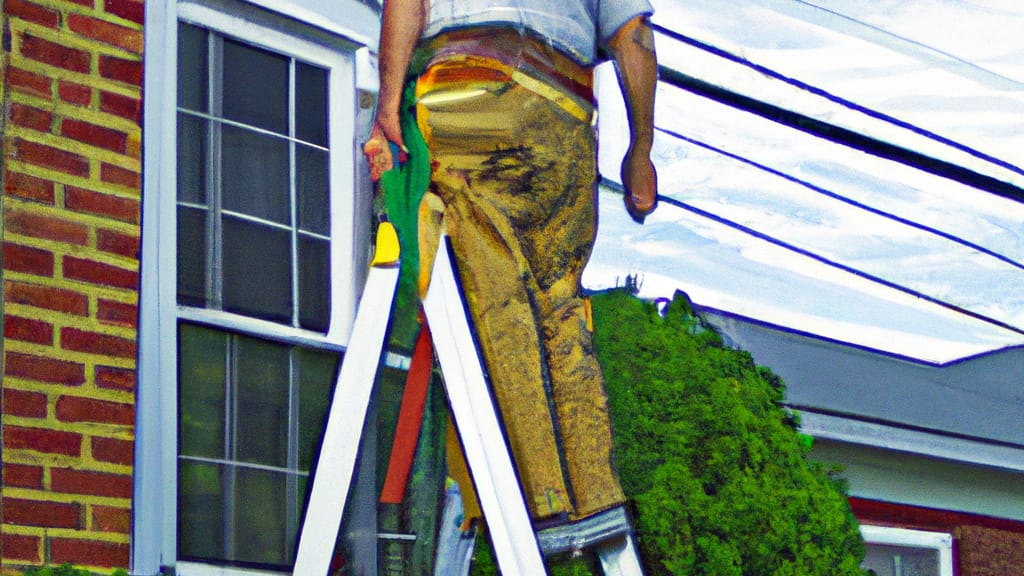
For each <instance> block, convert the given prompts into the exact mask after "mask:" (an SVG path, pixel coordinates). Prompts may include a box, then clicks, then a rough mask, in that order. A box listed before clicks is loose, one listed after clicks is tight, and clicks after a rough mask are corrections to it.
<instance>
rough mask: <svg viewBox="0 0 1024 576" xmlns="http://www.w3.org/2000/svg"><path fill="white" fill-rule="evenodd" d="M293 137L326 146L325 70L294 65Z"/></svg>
mask: <svg viewBox="0 0 1024 576" xmlns="http://www.w3.org/2000/svg"><path fill="white" fill-rule="evenodd" d="M295 116H296V118H295V120H296V126H295V136H296V138H298V139H299V140H305V141H306V142H312V143H313V144H319V145H320V146H325V147H326V146H327V70H324V69H323V68H316V67H315V66H310V65H309V64H303V63H302V62H296V63H295Z"/></svg>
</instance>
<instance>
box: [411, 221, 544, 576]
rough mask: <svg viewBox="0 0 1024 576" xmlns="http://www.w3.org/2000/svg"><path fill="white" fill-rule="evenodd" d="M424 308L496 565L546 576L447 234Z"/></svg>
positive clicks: (518, 571)
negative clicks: (454, 264)
mask: <svg viewBox="0 0 1024 576" xmlns="http://www.w3.org/2000/svg"><path fill="white" fill-rule="evenodd" d="M423 308H424V311H425V313H426V317H427V322H428V324H429V325H430V330H431V333H432V334H433V337H434V348H435V352H436V354H437V358H438V361H439V363H440V365H441V373H442V375H443V376H444V383H445V390H446V391H447V394H448V400H449V403H450V404H451V409H452V415H453V417H454V419H455V427H456V429H457V430H458V432H459V438H460V440H461V442H462V448H463V450H464V452H465V455H466V461H467V464H468V465H469V469H470V475H471V476H472V477H473V485H474V487H475V488H476V493H477V497H478V498H479V500H480V508H481V510H482V511H483V514H484V518H486V519H487V526H488V530H489V531H490V533H491V543H492V545H493V546H494V553H495V556H496V558H497V561H498V566H499V567H500V568H501V571H502V573H504V574H523V575H527V574H528V575H530V576H534V575H536V576H540V575H543V574H547V571H546V569H545V568H544V559H543V556H542V554H541V551H540V546H539V545H538V543H537V537H536V534H535V532H534V530H533V524H532V522H531V520H530V515H529V512H528V511H527V508H526V500H525V498H524V496H523V491H522V487H521V486H520V484H519V476H518V475H517V474H516V471H515V467H514V466H513V464H512V457H511V453H510V451H509V447H508V443H507V441H506V439H505V435H504V433H503V431H502V428H501V424H500V420H499V418H498V413H497V410H496V407H495V405H494V401H493V399H492V397H491V394H490V391H489V387H488V385H487V380H486V377H485V376H484V371H483V364H482V362H481V358H480V355H479V352H478V351H477V347H476V342H475V341H474V339H473V334H472V331H471V329H470V326H469V320H468V318H467V315H466V306H465V302H464V300H463V299H462V294H461V291H460V289H459V285H458V281H457V280H456V275H455V269H454V266H453V263H452V261H451V257H450V254H449V247H448V242H447V235H442V236H441V242H440V243H439V246H438V249H437V256H436V258H435V260H434V268H433V272H432V275H431V282H430V288H429V289H428V290H427V296H426V298H424V300H423Z"/></svg>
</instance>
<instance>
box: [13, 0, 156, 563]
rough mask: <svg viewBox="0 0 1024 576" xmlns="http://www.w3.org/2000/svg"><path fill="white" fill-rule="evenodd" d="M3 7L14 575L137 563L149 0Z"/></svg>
mask: <svg viewBox="0 0 1024 576" xmlns="http://www.w3.org/2000/svg"><path fill="white" fill-rule="evenodd" d="M3 16H4V24H3V25H4V29H3V39H4V41H3V47H4V48H3V49H4V58H5V60H4V69H3V81H4V112H5V131H4V135H3V151H4V153H3V184H4V194H3V214H4V220H3V250H4V251H3V255H4V264H3V281H4V285H3V288H4V291H3V314H4V316H3V318H4V335H3V374H4V377H3V387H2V391H3V399H2V435H3V488H2V498H3V505H2V513H3V517H2V533H3V538H2V546H3V548H2V559H3V574H4V575H5V576H6V575H8V574H17V573H19V571H18V570H17V568H19V567H22V566H25V565H33V564H41V563H53V564H59V563H63V562H73V563H74V564H76V565H78V566H83V567H88V568H90V569H93V570H97V571H109V570H110V569H112V568H115V567H125V568H126V567H127V566H128V561H129V558H128V556H129V552H128V551H129V530H130V519H131V495H132V462H133V438H134V422H135V406H134V399H135V384H136V336H137V332H136V331H137V316H138V310H137V304H138V268H139V257H138V251H139V225H140V210H139V206H140V204H139V200H140V190H141V168H140V158H141V116H142V105H141V82H142V63H141V58H142V46H143V34H142V28H143V3H142V2H141V1H137V0H67V1H62V0H38V1H30V0H4V1H3Z"/></svg>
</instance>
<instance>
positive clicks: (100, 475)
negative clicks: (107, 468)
mask: <svg viewBox="0 0 1024 576" xmlns="http://www.w3.org/2000/svg"><path fill="white" fill-rule="evenodd" d="M50 490H52V491H53V492H59V493H61V494H81V495H87V496H106V497H108V498H131V496H132V477H131V476H128V475H124V474H109V473H107V472H91V471H87V470H72V469H71V468H53V469H51V470H50Z"/></svg>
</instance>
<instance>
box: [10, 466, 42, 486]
mask: <svg viewBox="0 0 1024 576" xmlns="http://www.w3.org/2000/svg"><path fill="white" fill-rule="evenodd" d="M3 473H4V481H3V484H4V486H11V487H13V488H37V489H38V488H42V487H43V468H42V467H41V466H27V465H25V464H11V463H10V462H4V467H3Z"/></svg>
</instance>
